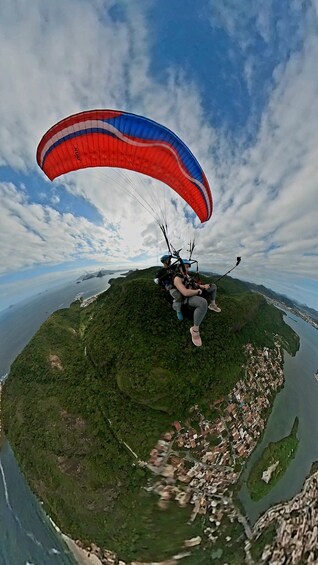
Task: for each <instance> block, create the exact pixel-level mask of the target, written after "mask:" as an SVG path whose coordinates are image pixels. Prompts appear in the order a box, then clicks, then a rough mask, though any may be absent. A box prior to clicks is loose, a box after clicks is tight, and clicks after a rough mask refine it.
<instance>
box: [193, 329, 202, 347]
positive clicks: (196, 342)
mask: <svg viewBox="0 0 318 565" xmlns="http://www.w3.org/2000/svg"><path fill="white" fill-rule="evenodd" d="M190 334H191V337H192V343H193V344H194V345H196V347H200V346H201V345H202V340H201V337H200V332H199V330H194V329H193V328H190Z"/></svg>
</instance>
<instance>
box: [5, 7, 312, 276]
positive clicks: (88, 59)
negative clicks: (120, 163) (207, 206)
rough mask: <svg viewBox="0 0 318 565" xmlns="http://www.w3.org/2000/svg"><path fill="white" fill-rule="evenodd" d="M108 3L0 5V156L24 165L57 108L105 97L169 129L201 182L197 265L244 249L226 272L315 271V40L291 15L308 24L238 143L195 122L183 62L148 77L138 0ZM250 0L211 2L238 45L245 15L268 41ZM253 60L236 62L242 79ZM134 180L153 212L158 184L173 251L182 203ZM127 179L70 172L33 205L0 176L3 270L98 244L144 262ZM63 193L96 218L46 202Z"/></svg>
mask: <svg viewBox="0 0 318 565" xmlns="http://www.w3.org/2000/svg"><path fill="white" fill-rule="evenodd" d="M111 6H112V3H111V2H101V1H95V2H90V3H87V2H84V0H76V1H75V0H67V1H66V2H64V1H62V0H56V2H50V3H43V2H40V0H34V1H33V2H32V3H29V2H26V1H24V0H19V1H18V0H15V1H14V2H12V1H11V2H9V1H7V2H5V3H4V6H3V10H2V16H1V23H0V26H1V33H0V50H1V52H2V54H3V56H2V57H1V60H0V71H1V76H5V77H6V80H5V81H3V83H2V84H1V88H0V108H5V112H4V111H2V113H1V121H0V155H1V163H3V164H7V165H9V166H11V167H12V168H13V169H15V170H27V169H28V170H30V169H33V170H35V168H36V165H35V150H36V146H37V143H38V141H39V139H40V138H41V136H42V135H43V133H44V131H46V129H47V128H48V127H50V126H51V125H52V124H53V123H55V122H56V121H57V120H58V119H61V118H62V117H64V116H65V115H68V114H69V113H74V112H77V111H79V110H83V109H88V108H94V107H114V108H124V109H127V110H129V111H133V112H135V113H141V114H145V115H147V116H149V117H150V118H152V119H154V120H157V121H158V122H161V123H164V124H165V125H167V126H168V127H170V128H171V129H172V130H174V131H176V133H177V134H178V135H179V136H180V137H181V138H182V139H184V141H185V142H186V143H187V144H188V145H189V146H190V148H191V149H192V150H193V152H194V153H195V155H196V156H197V158H198V160H199V162H200V163H201V164H202V166H203V168H204V170H205V172H206V174H207V176H208V178H209V179H210V182H211V187H212V191H213V196H214V203H215V211H214V215H213V217H212V220H211V221H210V222H209V223H208V224H207V225H206V226H204V227H203V228H202V229H200V230H199V231H198V232H197V233H198V238H197V239H198V241H197V248H196V251H197V252H198V256H199V259H200V264H201V265H202V266H205V267H208V268H211V269H213V270H219V271H220V272H222V271H225V270H227V268H229V267H230V266H231V265H232V263H233V262H234V261H235V258H236V256H237V255H242V257H243V261H242V265H241V266H240V268H239V269H240V270H238V271H237V272H238V274H241V276H242V277H243V278H246V279H249V280H251V279H254V280H257V281H259V282H260V281H261V280H268V281H270V280H273V283H274V284H277V277H278V278H279V277H282V278H284V277H289V279H290V280H291V279H292V277H293V276H295V277H297V276H299V275H300V274H301V275H304V276H307V277H309V278H313V279H317V278H318V268H317V266H318V265H317V257H314V256H310V255H309V254H310V253H311V252H312V251H313V250H316V249H318V230H317V220H316V218H317V217H318V208H317V206H318V199H317V196H316V195H317V188H316V187H317V184H318V170H317V163H318V159H317V157H318V154H317V153H318V149H317V148H318V133H317V132H318V124H317V116H318V78H317V72H316V61H317V57H318V43H317V39H316V37H315V35H314V33H313V31H312V28H311V27H310V26H309V23H308V22H307V23H306V22H305V21H304V22H303V24H302V25H304V26H305V24H306V25H308V26H309V27H308V28H307V29H308V34H307V38H306V43H305V47H304V49H303V51H302V52H299V53H298V54H297V53H296V54H294V55H292V56H291V57H290V59H289V61H288V62H287V63H286V64H281V65H280V67H278V68H277V69H276V71H275V73H274V81H275V85H274V88H273V90H272V92H271V96H270V101H269V105H268V107H267V108H266V109H265V110H264V114H263V117H262V121H261V127H260V131H259V133H258V137H257V139H256V141H255V144H254V145H253V146H252V147H249V148H248V149H246V143H245V141H246V140H244V139H242V142H241V144H240V143H238V144H237V146H233V144H230V142H229V141H228V139H227V138H226V136H225V135H224V134H223V133H222V132H216V131H215V130H214V129H213V128H212V127H211V126H210V124H209V123H207V122H206V118H205V114H204V112H203V108H202V104H201V100H200V96H199V94H198V89H197V88H196V85H195V84H194V83H193V84H189V83H188V82H186V79H185V77H184V76H183V74H182V70H178V71H176V70H175V69H173V68H171V69H170V71H169V74H168V81H167V83H166V84H159V83H157V82H156V81H155V79H154V78H153V77H152V76H151V75H150V70H149V68H150V60H149V42H150V39H151V38H150V37H149V30H148V29H147V22H146V20H145V18H144V17H143V15H142V13H141V11H140V10H139V8H138V6H139V4H138V3H135V2H134V3H127V9H128V10H129V18H127V21H121V22H120V21H117V22H116V23H114V22H113V21H112V20H111V18H110V16H109V12H108V9H109V8H110V7H111ZM257 6H258V7H259V6H260V5H259V4H257ZM257 6H256V7H255V9H254V11H253V12H252V13H250V12H249V11H248V10H246V8H244V7H242V8H237V3H235V6H234V4H231V3H228V2H226V3H222V6H221V4H220V3H219V4H218V10H219V11H220V14H219V20H218V25H222V26H224V27H225V29H226V30H227V31H228V33H230V34H233V35H234V34H237V37H238V40H239V43H240V45H241V48H242V50H244V49H247V48H248V47H249V46H250V44H249V41H250V39H249V37H248V35H247V34H246V31H247V30H248V25H249V24H250V22H251V18H252V20H253V21H256V22H257V26H258V30H259V33H260V34H261V35H262V37H263V39H264V41H265V42H267V43H268V44H270V42H271V33H272V29H271V27H270V25H269V22H270V16H271V14H270V13H269V12H268V10H269V9H268V7H267V8H266V10H265V8H264V10H258V9H256V8H257ZM237 10H238V11H237ZM221 12H222V13H221ZM238 17H239V18H241V20H240V22H241V23H240V25H239V27H237V25H238V24H237V19H238ZM244 22H247V23H248V25H245V24H244ZM215 23H216V22H214V24H215ZM311 26H312V23H311ZM299 27H301V23H299ZM254 63H255V61H254V60H252V59H247V60H246V72H247V73H248V74H249V80H250V81H252V80H253V72H254V70H253V69H254V67H253V65H254ZM251 84H252V82H251ZM128 179H130V180H128ZM140 179H141V177H140V175H139V180H138V182H137V185H138V193H139V195H140V196H141V197H142V198H143V197H145V198H146V199H147V201H150V203H151V204H152V205H153V206H154V208H155V209H156V210H157V209H158V201H157V200H158V199H157V195H158V194H161V197H160V198H159V201H160V203H161V205H162V206H164V205H166V213H167V217H168V223H169V227H170V237H171V240H172V242H173V244H174V245H175V247H177V248H179V247H181V246H183V249H184V251H183V253H185V252H186V251H185V249H186V245H185V242H187V241H188V240H189V237H190V235H191V229H190V228H189V223H187V221H186V218H185V216H184V204H183V202H182V201H181V199H179V198H176V199H175V202H176V207H177V209H175V208H174V207H173V206H172V205H171V204H169V201H170V196H171V195H172V194H173V193H172V191H171V190H170V189H164V188H163V187H162V186H160V185H159V183H156V182H155V181H151V182H148V183H147V182H144V181H141V180H140ZM131 182H132V183H133V184H134V185H135V184H136V180H135V176H134V175H133V174H131V175H130V174H126V173H119V174H117V173H116V174H115V175H114V174H113V173H112V172H110V171H107V172H106V173H105V172H102V171H100V170H94V171H82V172H78V173H74V174H71V175H69V176H65V177H64V178H61V179H60V180H59V181H57V182H55V183H54V185H53V186H55V188H54V190H53V192H52V194H51V196H50V199H46V200H45V199H44V197H43V196H42V195H41V194H39V195H38V200H41V202H42V204H36V203H34V202H32V200H31V198H30V196H28V187H27V186H26V187H25V188H24V189H23V188H22V187H20V186H19V187H17V186H15V185H13V184H9V183H2V184H1V185H0V199H1V224H0V230H1V231H0V236H1V242H3V244H2V245H1V248H0V265H1V272H2V273H4V272H14V271H17V270H20V269H25V268H27V267H30V266H34V265H36V264H59V263H62V262H65V261H69V260H72V259H74V258H76V257H79V256H81V257H83V258H87V259H95V260H97V261H103V260H105V255H106V254H111V257H112V260H117V258H118V259H121V260H123V259H125V260H127V261H128V260H129V259H130V258H132V257H135V256H138V255H142V254H146V253H148V256H149V262H151V261H154V260H155V259H156V257H157V256H158V254H159V256H160V253H161V251H164V249H165V246H164V242H163V238H162V236H161V234H160V232H159V230H158V227H157V225H156V224H155V222H154V219H153V218H152V216H151V214H149V213H148V212H147V211H146V210H145V209H144V208H143V207H142V206H141V205H140V203H139V202H138V201H137V200H136V198H134V197H132V196H131V195H130V194H128V193H127V191H128V192H132V191H133V188H132V186H131V184H130V183H131ZM47 186H48V190H52V188H51V187H52V185H51V184H49V183H48V185H47ZM63 190H68V191H69V192H71V193H72V194H73V195H75V196H82V197H84V198H85V199H87V200H88V201H89V202H90V203H92V204H93V205H94V206H95V207H96V209H97V211H98V212H99V214H100V215H101V217H102V218H103V220H104V225H94V224H93V223H92V222H90V221H88V220H87V219H85V218H83V217H81V216H78V215H76V214H75V212H73V213H71V212H69V213H64V214H63V213H59V212H58V211H57V210H55V209H54V208H53V207H52V206H56V205H58V204H59V199H60V195H61V191H63ZM41 191H43V189H42V188H41ZM139 195H138V198H140V196H139ZM44 202H50V205H49V204H47V205H44ZM51 205H52V206H51ZM106 256H107V257H110V255H106ZM146 262H147V261H146ZM275 281H276V282H275Z"/></svg>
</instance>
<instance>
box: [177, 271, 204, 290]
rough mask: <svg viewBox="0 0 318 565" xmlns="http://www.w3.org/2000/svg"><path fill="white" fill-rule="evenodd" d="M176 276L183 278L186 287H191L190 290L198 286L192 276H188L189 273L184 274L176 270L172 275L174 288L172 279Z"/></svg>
mask: <svg viewBox="0 0 318 565" xmlns="http://www.w3.org/2000/svg"><path fill="white" fill-rule="evenodd" d="M176 277H179V278H183V284H184V286H185V287H186V288H191V289H192V290H196V289H197V288H198V284H197V283H196V281H195V280H194V279H193V278H192V277H190V276H189V275H185V274H183V273H181V272H180V271H178V272H177V273H176V274H175V275H174V277H173V280H172V284H173V287H174V288H176V286H175V284H174V279H175V278H176Z"/></svg>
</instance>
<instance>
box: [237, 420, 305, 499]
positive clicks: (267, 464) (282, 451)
mask: <svg viewBox="0 0 318 565" xmlns="http://www.w3.org/2000/svg"><path fill="white" fill-rule="evenodd" d="M297 430H298V418H295V422H294V424H293V427H292V430H291V432H290V434H289V435H288V436H286V437H284V438H282V439H281V440H279V441H277V442H273V443H270V444H269V445H268V446H267V447H266V449H265V450H264V451H263V454H262V456H261V457H260V459H259V460H258V461H257V462H256V463H255V465H254V466H253V468H252V469H251V472H250V475H249V477H248V480H247V486H248V488H249V489H250V493H251V498H252V499H253V500H260V498H263V496H266V494H267V493H268V492H269V491H270V490H271V489H272V488H273V487H274V486H275V485H276V483H277V482H278V481H279V480H280V479H281V477H282V476H283V474H284V473H285V472H286V470H287V468H288V465H289V463H290V461H291V460H292V459H293V458H294V457H295V453H296V449H297V446H298V443H299V440H298V438H297ZM271 467H272V472H271V474H270V480H269V481H268V483H267V482H266V481H264V480H263V479H262V476H263V473H264V471H267V470H268V469H270V468H271Z"/></svg>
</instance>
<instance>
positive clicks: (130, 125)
mask: <svg viewBox="0 0 318 565" xmlns="http://www.w3.org/2000/svg"><path fill="white" fill-rule="evenodd" d="M37 162H38V165H39V166H40V167H41V169H42V170H43V171H44V173H45V174H46V175H47V176H48V178H49V179H50V180H54V179H55V178H56V177H58V176H60V175H62V174H64V173H68V172H70V171H75V170H77V169H84V168H88V167H116V168H117V167H118V168H123V169H130V170H133V171H137V172H140V173H143V174H145V175H148V176H150V177H153V178H155V179H158V180H160V181H162V182H164V183H166V184H167V185H169V186H170V187H171V188H173V189H174V190H175V191H176V192H177V193H178V194H179V195H180V196H181V197H182V198H183V199H184V200H185V201H186V202H187V203H188V204H189V205H190V206H191V208H192V209H193V210H194V212H195V213H196V214H197V215H198V217H199V218H200V220H201V222H206V221H207V220H209V218H210V217H211V215H212V208H213V203H212V195H211V190H210V187H209V183H208V181H207V178H206V176H205V174H204V172H203V170H202V168H201V167H200V165H199V163H198V161H197V160H196V158H195V157H194V155H193V154H192V153H191V151H190V150H189V148H188V147H187V146H186V145H185V144H184V143H183V142H182V141H181V139H180V138H179V137H178V136H176V135H175V134H174V133H173V132H172V131H171V130H169V129H168V128H166V127H164V126H162V125H160V124H158V123H156V122H154V121H152V120H149V119H148V118H144V117H142V116H137V115H135V114H130V113H127V112H120V111H116V110H90V111H87V112H81V113H79V114H74V115H73V116H70V117H68V118H65V119H64V120H61V121H60V122H58V123H57V124H56V125H54V126H53V127H51V129H49V130H48V131H47V133H45V135H44V136H43V138H42V139H41V141H40V143H39V146H38V149H37Z"/></svg>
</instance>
